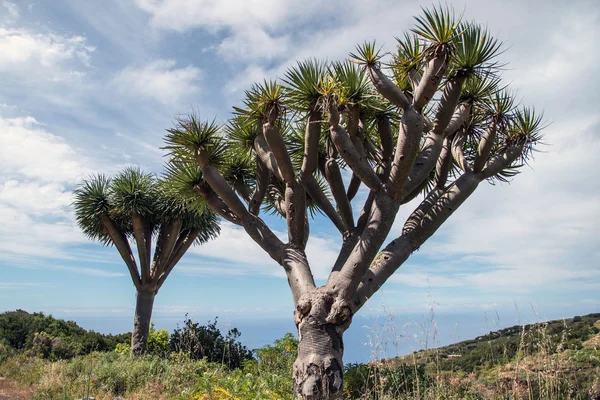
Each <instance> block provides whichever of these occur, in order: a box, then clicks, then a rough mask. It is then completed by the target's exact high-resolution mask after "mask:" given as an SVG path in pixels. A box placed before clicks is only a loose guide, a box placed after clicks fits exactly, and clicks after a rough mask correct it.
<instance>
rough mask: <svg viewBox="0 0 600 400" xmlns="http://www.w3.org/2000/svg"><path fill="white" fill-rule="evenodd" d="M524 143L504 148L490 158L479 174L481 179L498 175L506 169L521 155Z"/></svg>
mask: <svg viewBox="0 0 600 400" xmlns="http://www.w3.org/2000/svg"><path fill="white" fill-rule="evenodd" d="M523 146H524V143H521V144H517V145H513V146H510V147H507V148H505V149H504V150H502V151H501V152H500V153H498V154H496V155H495V156H494V157H492V158H491V159H490V160H489V161H488V162H486V163H485V167H484V168H483V170H482V171H481V172H480V174H479V176H480V177H481V179H482V180H483V179H488V178H491V177H492V176H494V175H496V174H498V173H500V172H501V171H502V170H503V169H505V168H508V167H509V166H510V164H512V162H513V161H515V160H516V159H517V157H519V156H520V155H521V152H522V151H523Z"/></svg>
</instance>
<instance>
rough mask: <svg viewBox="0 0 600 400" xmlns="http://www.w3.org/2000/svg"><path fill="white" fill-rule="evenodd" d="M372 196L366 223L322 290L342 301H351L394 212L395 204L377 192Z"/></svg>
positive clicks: (381, 241)
mask: <svg viewBox="0 0 600 400" xmlns="http://www.w3.org/2000/svg"><path fill="white" fill-rule="evenodd" d="M374 196H375V197H374V200H373V204H372V206H371V210H370V213H369V218H368V220H367V221H368V223H367V225H366V227H365V229H364V230H363V232H362V233H361V235H360V237H359V239H358V241H357V243H356V245H355V246H354V248H353V249H352V252H351V253H350V256H349V257H348V259H347V260H346V262H345V263H344V266H343V267H342V270H341V271H340V272H339V273H337V274H335V275H334V276H330V277H329V279H328V280H327V284H326V286H327V287H328V288H329V289H330V290H332V291H336V292H337V293H338V295H339V297H340V298H341V299H343V300H344V301H350V300H351V299H352V296H353V294H354V293H355V291H356V288H357V287H358V285H359V283H360V281H361V278H362V277H363V275H364V274H365V272H366V271H367V269H368V268H369V265H370V264H371V261H372V260H373V258H375V255H376V254H377V252H378V250H379V248H380V247H381V245H382V244H383V241H384V240H385V238H386V236H387V234H388V233H389V231H390V229H391V227H392V224H393V223H394V216H395V215H396V213H397V211H398V204H397V203H395V202H394V201H393V200H392V198H391V197H390V196H388V195H387V194H386V193H384V192H379V193H376V194H374Z"/></svg>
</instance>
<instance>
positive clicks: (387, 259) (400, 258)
mask: <svg viewBox="0 0 600 400" xmlns="http://www.w3.org/2000/svg"><path fill="white" fill-rule="evenodd" d="M479 182H480V179H479V178H478V177H476V176H475V175H474V174H473V173H465V174H463V175H462V176H461V177H460V178H458V179H457V180H456V181H455V182H454V183H453V184H452V185H451V186H450V187H449V188H448V189H446V190H445V191H444V192H443V194H442V195H441V196H436V197H437V200H436V201H435V203H433V204H432V205H431V207H429V205H426V206H424V207H423V208H424V209H427V208H429V211H428V212H427V213H425V214H424V215H423V216H422V218H420V222H419V223H418V224H417V225H416V226H415V227H414V229H409V230H407V231H406V233H403V234H402V235H401V236H400V237H399V238H397V239H394V240H393V241H392V242H390V243H389V244H388V245H387V246H386V247H385V249H384V250H382V251H381V252H380V253H379V254H378V255H377V258H375V260H374V261H373V263H372V264H371V266H370V267H369V269H368V271H366V273H365V274H364V275H363V277H362V279H361V282H360V284H359V286H358V288H357V290H356V293H355V296H354V298H353V302H352V305H353V307H354V310H353V311H354V312H356V311H358V310H359V309H360V308H361V307H362V306H363V305H364V304H365V302H366V301H367V299H369V298H370V297H371V296H372V295H373V294H374V293H375V292H376V291H377V290H378V289H379V288H380V287H381V286H382V285H383V284H384V283H385V281H387V279H388V278H389V277H390V276H392V274H393V273H394V272H395V271H396V270H397V269H398V268H399V267H400V265H402V263H404V261H406V259H407V258H408V257H409V256H410V254H411V253H412V252H413V251H415V250H416V249H418V248H419V247H420V246H421V245H422V244H423V243H425V241H426V240H427V239H428V238H429V237H431V235H433V234H434V233H435V231H436V230H437V229H438V228H439V227H440V226H441V225H442V224H443V223H444V222H445V221H446V220H447V219H448V218H449V217H450V215H452V213H454V211H456V209H457V208H458V207H460V206H461V205H462V204H463V203H464V202H465V200H466V199H467V198H468V197H469V196H470V195H471V194H472V193H473V192H474V191H475V189H476V188H477V185H479ZM431 200H432V199H431V198H430V197H429V196H428V198H427V199H426V200H425V201H424V202H430V203H431ZM420 207H421V206H420Z"/></svg>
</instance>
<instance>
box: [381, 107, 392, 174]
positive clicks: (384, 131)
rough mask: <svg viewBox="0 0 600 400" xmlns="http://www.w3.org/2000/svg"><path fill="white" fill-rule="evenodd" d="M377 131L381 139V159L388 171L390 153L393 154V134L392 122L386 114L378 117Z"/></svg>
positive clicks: (390, 159)
mask: <svg viewBox="0 0 600 400" xmlns="http://www.w3.org/2000/svg"><path fill="white" fill-rule="evenodd" d="M377 132H378V133H379V140H380V141H381V161H382V163H383V164H384V166H385V169H386V170H387V171H388V172H389V169H390V164H391V161H392V155H393V154H394V135H393V134H392V124H391V122H390V119H389V118H388V117H386V116H383V117H381V118H378V120H377Z"/></svg>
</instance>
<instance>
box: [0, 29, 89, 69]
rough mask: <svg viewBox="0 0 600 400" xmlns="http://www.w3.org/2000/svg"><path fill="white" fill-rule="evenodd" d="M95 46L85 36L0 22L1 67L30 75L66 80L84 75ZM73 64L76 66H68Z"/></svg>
mask: <svg viewBox="0 0 600 400" xmlns="http://www.w3.org/2000/svg"><path fill="white" fill-rule="evenodd" d="M93 51H94V48H93V47H92V46H89V45H88V44H87V41H86V39H85V38H84V37H83V36H76V35H73V36H65V35H59V34H56V33H52V32H48V33H37V32H32V31H29V30H27V29H13V28H7V27H2V26H0V71H3V72H5V73H6V72H10V73H14V74H18V75H27V76H28V78H29V79H31V78H34V79H42V78H45V79H49V80H64V79H68V78H72V77H77V76H81V74H82V72H81V71H78V70H77V67H78V66H84V67H87V66H89V63H90V56H91V53H92V52H93ZM65 64H73V68H66V69H65V68H64V66H65Z"/></svg>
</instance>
